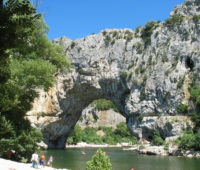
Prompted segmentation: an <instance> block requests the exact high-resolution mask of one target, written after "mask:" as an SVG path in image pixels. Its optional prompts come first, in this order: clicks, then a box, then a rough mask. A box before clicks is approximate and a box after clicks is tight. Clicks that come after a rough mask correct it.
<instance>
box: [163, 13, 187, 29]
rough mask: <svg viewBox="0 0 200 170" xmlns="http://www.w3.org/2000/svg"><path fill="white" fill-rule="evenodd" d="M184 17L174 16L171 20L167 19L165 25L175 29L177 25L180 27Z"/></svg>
mask: <svg viewBox="0 0 200 170" xmlns="http://www.w3.org/2000/svg"><path fill="white" fill-rule="evenodd" d="M183 19H184V17H183V16H180V15H178V14H174V15H172V16H171V17H170V18H168V19H166V20H165V22H164V25H165V26H167V27H174V26H176V25H180V24H181V23H182V21H183Z"/></svg>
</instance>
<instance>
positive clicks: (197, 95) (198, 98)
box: [189, 85, 200, 106]
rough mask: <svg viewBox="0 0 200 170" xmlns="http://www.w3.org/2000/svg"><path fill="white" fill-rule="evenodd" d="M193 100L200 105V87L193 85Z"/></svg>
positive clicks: (191, 95)
mask: <svg viewBox="0 0 200 170" xmlns="http://www.w3.org/2000/svg"><path fill="white" fill-rule="evenodd" d="M189 92H190V98H191V100H192V101H193V102H194V103H195V104H196V105H197V106H198V105H200V87H199V86H198V85H193V86H191V87H190V89H189Z"/></svg>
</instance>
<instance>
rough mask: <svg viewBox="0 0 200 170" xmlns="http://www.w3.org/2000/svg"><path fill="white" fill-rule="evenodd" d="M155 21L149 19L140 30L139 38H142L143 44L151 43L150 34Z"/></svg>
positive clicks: (154, 26)
mask: <svg viewBox="0 0 200 170" xmlns="http://www.w3.org/2000/svg"><path fill="white" fill-rule="evenodd" d="M157 26H158V25H157V23H156V22H155V21H149V22H148V23H147V24H146V25H145V27H144V28H143V29H142V31H141V38H142V39H143V41H144V43H145V46H147V45H148V44H150V43H151V34H152V33H153V30H154V29H156V27H157Z"/></svg>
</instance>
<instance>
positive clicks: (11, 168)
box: [0, 158, 68, 170]
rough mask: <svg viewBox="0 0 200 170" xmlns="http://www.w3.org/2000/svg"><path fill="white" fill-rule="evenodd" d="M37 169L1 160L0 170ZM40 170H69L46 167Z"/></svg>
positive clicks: (30, 165)
mask: <svg viewBox="0 0 200 170" xmlns="http://www.w3.org/2000/svg"><path fill="white" fill-rule="evenodd" d="M34 169H35V168H33V167H32V164H30V163H29V164H26V163H20V162H15V161H11V160H6V159H2V158H0V170H34ZM39 169H45V170H68V169H55V168H51V167H45V168H40V167H39Z"/></svg>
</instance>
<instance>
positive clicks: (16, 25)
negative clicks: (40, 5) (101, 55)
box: [0, 0, 70, 159]
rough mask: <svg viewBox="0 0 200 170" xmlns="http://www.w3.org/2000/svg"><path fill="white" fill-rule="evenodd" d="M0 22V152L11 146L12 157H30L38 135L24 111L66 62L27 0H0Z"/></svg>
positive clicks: (39, 138) (2, 154)
mask: <svg viewBox="0 0 200 170" xmlns="http://www.w3.org/2000/svg"><path fill="white" fill-rule="evenodd" d="M0 23H1V25H0V37H1V38H0V98H1V100H0V122H1V126H0V137H1V138H0V146H1V147H0V156H1V157H2V156H6V153H7V152H8V151H10V150H14V151H15V159H20V158H22V157H27V158H30V156H31V153H32V152H34V151H35V149H37V147H36V142H38V141H40V140H41V139H42V135H41V133H40V132H38V131H36V130H35V129H33V128H32V127H31V126H30V122H29V121H28V120H26V118H25V114H26V112H27V111H29V110H30V109H31V103H32V102H33V100H34V99H35V98H36V97H37V96H38V93H37V90H36V89H38V88H40V89H44V90H45V91H48V89H49V88H50V87H52V86H53V84H54V83H55V81H56V80H55V76H54V75H55V73H56V72H62V71H65V70H66V68H68V67H69V65H70V64H69V62H68V60H67V58H66V57H65V56H64V55H63V54H62V48H61V47H59V46H57V45H55V44H52V43H51V42H50V41H49V40H48V37H47V32H48V27H47V26H46V24H45V22H44V21H43V18H42V15H41V14H38V13H36V9H35V8H34V6H33V5H32V3H31V2H30V1H29V0H6V1H3V0H0ZM6 129H7V130H6ZM5 144H7V145H5ZM3 146H4V147H3Z"/></svg>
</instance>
